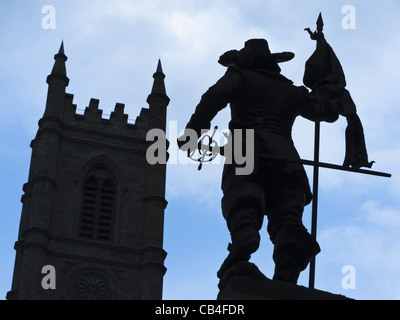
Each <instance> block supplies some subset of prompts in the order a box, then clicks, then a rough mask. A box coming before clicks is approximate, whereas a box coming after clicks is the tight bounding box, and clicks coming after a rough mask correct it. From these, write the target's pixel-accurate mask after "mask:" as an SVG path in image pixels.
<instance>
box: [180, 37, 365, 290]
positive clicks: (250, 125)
mask: <svg viewBox="0 0 400 320" xmlns="http://www.w3.org/2000/svg"><path fill="white" fill-rule="evenodd" d="M310 33H311V32H310ZM311 35H312V38H313V39H314V40H317V43H318V44H317V49H316V51H315V53H314V55H313V56H312V57H311V58H310V60H309V61H308V62H307V66H306V74H305V78H304V79H305V84H306V85H307V86H308V85H309V86H310V87H311V88H312V91H311V92H309V90H308V89H307V88H306V87H304V86H295V85H294V84H293V82H292V81H291V80H289V79H287V78H286V77H284V76H283V75H282V74H281V69H280V67H279V63H283V62H286V61H289V60H291V59H293V57H294V54H293V53H291V52H282V53H271V52H270V49H269V45H268V42H267V41H266V40H265V39H250V40H248V41H246V43H245V46H244V48H243V49H241V50H239V51H238V50H231V51H228V52H226V53H224V54H223V55H222V56H221V57H220V59H219V63H220V64H222V65H223V66H225V67H227V68H228V69H227V71H226V73H225V75H224V76H223V77H222V78H221V79H219V80H218V81H217V83H216V84H215V85H213V86H212V87H210V88H209V90H208V91H207V92H206V93H205V94H204V95H203V96H202V98H201V101H200V103H199V104H198V106H197V107H196V109H195V112H194V114H193V115H192V117H191V119H190V121H189V122H188V124H187V126H186V129H192V130H195V131H196V132H197V134H198V136H201V130H202V129H210V126H211V120H212V119H213V118H214V117H215V115H216V114H217V113H218V112H219V111H220V110H221V109H223V108H224V107H226V106H227V105H228V103H229V104H230V109H231V121H230V123H229V128H230V130H231V132H232V133H233V132H234V129H252V130H254V136H255V139H254V145H255V148H254V149H255V150H254V164H255V165H254V170H253V172H252V173H251V174H249V175H237V174H235V169H236V168H237V167H238V166H239V165H238V164H236V163H235V162H234V161H233V163H231V164H230V163H226V164H225V165H224V170H223V175H222V186H221V187H222V191H223V198H222V213H223V216H224V218H225V220H226V222H227V227H228V229H229V231H230V235H231V243H230V244H229V246H228V251H229V254H228V256H227V258H226V259H225V261H224V262H223V264H222V266H221V268H220V270H219V271H218V273H217V275H218V277H219V278H220V280H221V281H220V284H219V286H220V288H221V287H222V286H223V285H224V283H226V281H227V277H229V276H230V275H231V274H232V270H236V271H235V272H239V273H240V271H238V266H243V265H246V263H247V262H248V261H249V259H250V257H251V254H252V253H254V252H255V251H256V250H257V249H258V247H259V243H260V235H259V230H260V229H261V226H262V224H263V220H264V216H265V215H266V216H267V218H268V226H267V231H268V233H269V236H270V240H271V241H272V243H273V245H274V251H273V260H274V262H275V273H274V276H273V280H280V281H287V282H291V283H297V280H298V277H299V275H300V272H301V271H303V270H304V269H305V268H306V267H307V265H308V263H309V262H310V261H311V259H313V258H314V257H315V256H316V255H317V254H318V253H319V252H320V247H319V245H318V243H317V242H316V240H315V239H314V238H313V237H312V236H311V235H310V234H309V233H308V231H307V229H306V228H305V227H304V225H303V222H302V216H303V210H304V207H305V206H306V205H308V204H309V203H310V202H311V200H312V193H311V190H310V186H309V182H308V178H307V175H306V173H305V170H304V167H303V165H302V164H301V161H300V157H299V154H298V152H297V151H296V149H295V146H294V144H293V141H292V135H291V131H292V126H293V124H294V121H295V119H296V117H297V116H302V117H305V118H307V119H309V120H311V121H318V122H319V121H326V122H334V121H336V120H337V119H338V117H339V114H341V115H344V116H346V117H347V118H348V119H351V120H350V121H349V125H350V123H352V124H354V123H356V125H355V129H354V126H353V127H352V129H353V131H352V132H357V133H359V135H358V140H359V143H358V144H357V146H360V143H361V146H364V150H363V151H365V143H364V145H362V143H363V142H364V140H363V135H362V127H361V123H359V119H358V117H357V115H356V109H355V106H354V104H349V103H345V102H346V101H347V102H348V101H351V98H350V95H349V94H348V92H347V91H346V90H345V89H344V87H345V84H344V83H343V82H340V80H343V81H344V76H343V77H342V78H340V77H338V74H339V75H340V70H341V69H338V67H340V64H339V62H338V60H337V59H336V57H335V56H334V54H333V51H332V50H331V49H330V47H329V45H328V44H327V43H326V41H325V39H324V37H323V34H322V32H319V33H314V34H311ZM332 54H333V58H332ZM327 59H331V60H329V61H330V62H335V61H336V60H337V63H338V64H337V65H335V64H333V63H331V64H330V67H331V68H330V69H329V70H322V71H321V70H319V69H318V68H320V67H321V63H322V66H323V67H324V66H325V64H324V63H325V62H326V61H327ZM334 59H336V60H334ZM335 72H336V73H335ZM346 92H347V93H346ZM343 97H345V98H343ZM344 99H347V100H346V101H345V100H344ZM343 101H345V102H343ZM357 119H358V120H357ZM360 130H361V131H360ZM349 131H350V130H349ZM235 138H236V137H235V134H233V140H235ZM349 139H350V138H349ZM350 140H351V139H350ZM353 140H354V139H353ZM242 141H243V143H246V141H245V139H242ZM178 144H179V146H180V147H182V146H183V144H184V139H181V138H179V139H178ZM233 145H234V144H233ZM353 145H354V144H353ZM242 150H243V149H242ZM352 150H354V146H353V147H352ZM348 154H356V153H355V152H352V153H351V152H349V153H348ZM269 156H271V157H269ZM274 159H275V160H274ZM279 159H292V160H298V161H290V162H287V161H282V160H279ZM354 159H356V160H354ZM357 159H358V160H357ZM360 159H361V160H360ZM366 162H367V158H366V151H365V154H364V157H361V158H360V157H358V158H357V157H351V156H350V155H349V156H347V157H346V164H347V165H353V166H355V167H357V168H359V167H360V166H365V165H366ZM245 268H247V269H246V271H245V272H247V273H248V272H249V270H250V273H253V274H254V276H255V277H259V276H260V272H259V270H258V269H257V268H256V267H255V266H253V267H250V268H249V264H247V267H245ZM239 269H240V268H239Z"/></svg>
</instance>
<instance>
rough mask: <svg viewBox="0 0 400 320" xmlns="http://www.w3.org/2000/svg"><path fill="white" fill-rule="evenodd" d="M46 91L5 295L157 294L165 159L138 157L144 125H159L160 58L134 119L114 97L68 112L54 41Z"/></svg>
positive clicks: (162, 122)
mask: <svg viewBox="0 0 400 320" xmlns="http://www.w3.org/2000/svg"><path fill="white" fill-rule="evenodd" d="M54 59H55V63H54V67H53V69H52V71H51V74H50V75H49V76H48V77H47V83H48V94H47V101H46V108H45V111H44V114H43V117H42V118H41V119H40V120H39V129H38V131H37V134H36V137H35V139H34V140H33V141H32V143H31V148H32V156H31V165H30V171H29V178H28V182H27V183H26V184H24V186H23V191H24V194H23V196H22V198H21V201H22V203H23V206H22V213H21V222H20V229H19V234H18V241H17V242H16V243H15V250H16V258H15V266H14V275H13V281H12V288H11V291H9V292H8V293H7V299H10V300H13V299H17V300H22V299H95V300H99V299H108V300H109V299H161V298H162V284H163V276H164V274H165V271H166V268H165V267H164V259H165V257H166V252H165V251H164V250H163V226H164V209H165V207H166V205H167V201H166V200H165V176H166V165H165V164H155V165H150V164H149V163H148V162H147V161H146V150H147V147H148V146H149V142H147V141H146V134H147V132H148V131H149V130H150V129H153V128H159V129H162V130H163V131H164V132H165V129H166V109H167V105H168V103H169V98H168V96H167V95H166V91H165V85H164V78H165V75H164V73H163V71H162V67H161V62H160V61H159V62H158V66H157V69H156V72H155V73H154V75H153V78H154V83H153V87H152V90H151V93H150V95H149V96H148V98H147V102H148V104H149V108H143V109H142V110H141V112H140V115H139V116H138V117H137V118H136V121H135V124H130V123H128V115H127V114H125V113H124V105H123V104H120V103H117V104H116V105H115V109H114V111H113V112H112V113H111V115H110V117H109V118H106V117H103V116H102V110H101V109H99V100H97V99H91V100H90V103H89V106H88V107H86V109H85V112H84V114H77V113H76V105H75V104H73V95H72V94H69V93H66V87H67V86H68V83H69V79H68V77H67V73H66V68H65V62H66V61H67V56H66V55H65V53H64V45H63V43H62V44H61V47H60V50H59V52H58V53H57V54H56V55H55V56H54Z"/></svg>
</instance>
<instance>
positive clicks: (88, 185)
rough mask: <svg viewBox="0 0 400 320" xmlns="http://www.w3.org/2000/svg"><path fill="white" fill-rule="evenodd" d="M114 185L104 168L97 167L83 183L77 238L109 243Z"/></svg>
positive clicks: (112, 231)
mask: <svg viewBox="0 0 400 320" xmlns="http://www.w3.org/2000/svg"><path fill="white" fill-rule="evenodd" d="M115 208H116V183H115V179H113V178H112V176H111V174H110V173H109V171H108V170H107V169H106V168H105V167H104V166H97V167H95V168H94V169H92V170H91V171H90V172H89V173H88V174H87V175H86V177H85V180H84V183H83V195H82V206H81V215H80V226H79V237H80V238H83V239H89V240H96V241H105V242H111V241H112V238H113V235H114V222H115Z"/></svg>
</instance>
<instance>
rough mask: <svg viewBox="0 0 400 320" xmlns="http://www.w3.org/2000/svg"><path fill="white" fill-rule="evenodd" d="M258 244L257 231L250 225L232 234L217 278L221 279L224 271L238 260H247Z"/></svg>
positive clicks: (258, 236) (258, 235)
mask: <svg viewBox="0 0 400 320" xmlns="http://www.w3.org/2000/svg"><path fill="white" fill-rule="evenodd" d="M259 245H260V234H259V232H258V231H257V230H256V229H254V228H251V227H248V228H243V230H240V233H238V234H232V243H230V244H229V245H228V251H229V254H228V256H227V257H226V259H225V260H224V262H223V263H222V265H221V268H220V269H219V271H218V272H217V276H218V278H220V279H222V277H223V275H224V273H225V272H226V271H227V270H228V269H229V268H231V267H233V266H234V265H235V264H237V263H239V262H243V261H245V262H247V261H249V260H250V256H251V254H252V253H253V252H255V251H256V250H257V249H258V247H259Z"/></svg>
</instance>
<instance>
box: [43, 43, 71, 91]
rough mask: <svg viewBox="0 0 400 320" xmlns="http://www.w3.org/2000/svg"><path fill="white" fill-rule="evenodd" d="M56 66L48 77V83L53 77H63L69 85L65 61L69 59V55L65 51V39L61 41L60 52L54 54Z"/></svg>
mask: <svg viewBox="0 0 400 320" xmlns="http://www.w3.org/2000/svg"><path fill="white" fill-rule="evenodd" d="M54 60H55V62H54V66H53V69H52V70H51V74H50V75H49V76H48V77H47V83H48V84H50V83H49V81H50V80H51V79H53V78H61V79H63V80H64V81H65V82H66V85H65V86H68V83H69V79H68V77H67V70H66V68H65V61H67V60H68V57H67V56H66V55H65V53H64V41H61V46H60V49H59V50H58V53H57V54H56V55H54Z"/></svg>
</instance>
